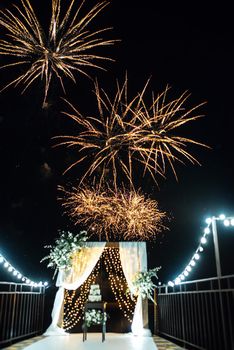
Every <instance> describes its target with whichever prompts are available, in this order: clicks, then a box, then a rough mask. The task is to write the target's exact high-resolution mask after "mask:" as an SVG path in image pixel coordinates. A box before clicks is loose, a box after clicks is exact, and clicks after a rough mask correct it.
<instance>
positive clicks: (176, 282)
mask: <svg viewBox="0 0 234 350" xmlns="http://www.w3.org/2000/svg"><path fill="white" fill-rule="evenodd" d="M180 282H181V279H180V278H179V277H177V278H176V279H175V284H176V285H178V284H180Z"/></svg>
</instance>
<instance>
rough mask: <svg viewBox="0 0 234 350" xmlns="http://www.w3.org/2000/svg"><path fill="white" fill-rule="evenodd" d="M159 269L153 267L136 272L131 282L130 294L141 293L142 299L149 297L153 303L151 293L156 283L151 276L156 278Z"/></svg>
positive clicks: (136, 294)
mask: <svg viewBox="0 0 234 350" xmlns="http://www.w3.org/2000/svg"><path fill="white" fill-rule="evenodd" d="M160 269H161V267H155V268H154V269H150V270H148V271H145V272H138V273H137V274H136V276H135V278H134V280H133V282H132V284H133V288H132V290H131V294H132V295H134V296H138V295H141V296H142V298H143V299H145V298H147V299H150V300H151V301H153V303H154V299H153V297H152V294H153V291H154V288H155V287H156V285H155V284H154V283H153V281H152V278H153V277H155V278H158V276H157V272H158V270H160Z"/></svg>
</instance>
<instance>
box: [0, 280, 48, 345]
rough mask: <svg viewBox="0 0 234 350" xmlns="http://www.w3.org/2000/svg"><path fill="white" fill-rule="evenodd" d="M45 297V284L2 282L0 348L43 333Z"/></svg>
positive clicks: (0, 290)
mask: <svg viewBox="0 0 234 350" xmlns="http://www.w3.org/2000/svg"><path fill="white" fill-rule="evenodd" d="M44 299H45V287H44V286H38V287H35V286H30V285H27V284H20V283H9V282H0V348H2V347H4V346H6V345H8V344H11V343H13V342H16V341H18V340H21V339H25V338H27V337H31V336H34V335H39V334H41V332H42V327H43V312H44Z"/></svg>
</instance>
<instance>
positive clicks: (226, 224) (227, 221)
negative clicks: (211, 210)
mask: <svg viewBox="0 0 234 350" xmlns="http://www.w3.org/2000/svg"><path fill="white" fill-rule="evenodd" d="M223 224H224V226H226V227H227V226H230V221H229V220H228V219H225V220H224V222H223Z"/></svg>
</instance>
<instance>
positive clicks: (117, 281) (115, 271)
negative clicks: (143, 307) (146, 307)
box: [103, 247, 136, 323]
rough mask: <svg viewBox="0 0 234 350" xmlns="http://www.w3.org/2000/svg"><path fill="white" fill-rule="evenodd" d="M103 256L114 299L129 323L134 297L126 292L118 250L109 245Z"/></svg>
mask: <svg viewBox="0 0 234 350" xmlns="http://www.w3.org/2000/svg"><path fill="white" fill-rule="evenodd" d="M103 258H104V265H105V269H106V271H107V274H108V279H109V282H110V286H111V290H112V293H113V294H114V297H115V300H116V301H117V304H118V306H119V309H120V310H121V311H122V312H123V314H124V317H126V318H127V319H128V321H129V322H130V323H131V322H132V319H133V313H134V309H135V304H136V299H135V298H133V299H132V298H131V295H130V293H126V290H127V282H126V279H125V276H124V274H123V269H122V265H121V260H120V255H119V250H118V249H115V248H110V247H108V248H105V249H104V253H103Z"/></svg>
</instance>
